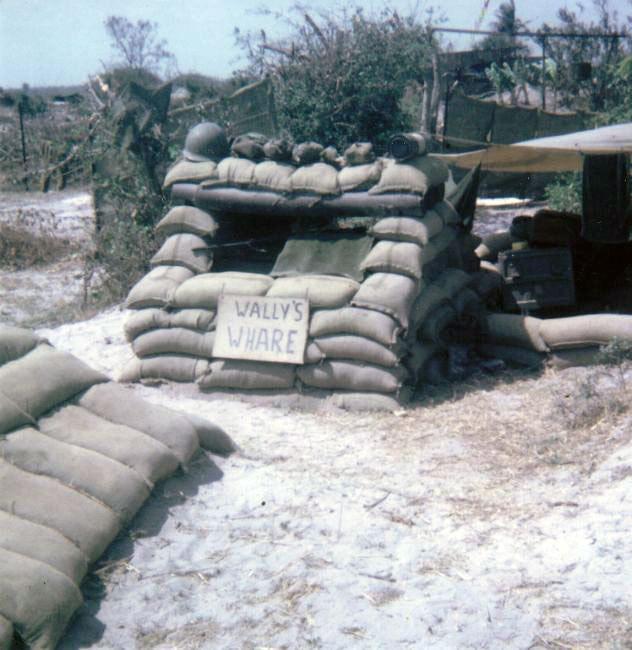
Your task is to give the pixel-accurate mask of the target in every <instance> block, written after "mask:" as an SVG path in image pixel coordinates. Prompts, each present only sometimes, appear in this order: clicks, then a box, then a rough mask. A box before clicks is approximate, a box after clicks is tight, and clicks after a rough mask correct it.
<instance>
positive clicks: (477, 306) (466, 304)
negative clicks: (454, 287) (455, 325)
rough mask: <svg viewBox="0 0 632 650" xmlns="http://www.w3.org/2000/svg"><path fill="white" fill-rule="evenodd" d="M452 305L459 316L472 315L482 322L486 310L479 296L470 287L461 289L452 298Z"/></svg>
mask: <svg viewBox="0 0 632 650" xmlns="http://www.w3.org/2000/svg"><path fill="white" fill-rule="evenodd" d="M452 304H453V305H454V309H455V310H456V313H457V314H459V315H461V314H466V315H472V316H476V317H477V318H478V319H481V320H482V315H483V313H484V311H485V309H484V307H483V303H482V302H481V299H480V297H479V295H478V294H477V293H476V292H475V291H473V290H472V289H469V288H468V287H465V288H463V289H461V290H460V291H459V292H458V293H457V294H456V295H454V296H452Z"/></svg>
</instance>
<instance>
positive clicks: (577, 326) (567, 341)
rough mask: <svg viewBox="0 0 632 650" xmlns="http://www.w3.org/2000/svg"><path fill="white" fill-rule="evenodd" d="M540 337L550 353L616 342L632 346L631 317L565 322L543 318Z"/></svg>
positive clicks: (592, 316)
mask: <svg viewBox="0 0 632 650" xmlns="http://www.w3.org/2000/svg"><path fill="white" fill-rule="evenodd" d="M539 325H540V335H541V336H542V339H543V340H544V342H545V344H546V345H547V346H548V347H549V348H551V349H552V350H563V349H565V348H585V347H591V346H599V345H607V344H608V343H610V342H611V341H613V340H615V339H620V340H622V341H626V342H632V316H629V315H625V314H586V315H583V316H570V317H568V318H543V319H541V320H540V322H539Z"/></svg>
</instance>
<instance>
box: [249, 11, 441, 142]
mask: <svg viewBox="0 0 632 650" xmlns="http://www.w3.org/2000/svg"><path fill="white" fill-rule="evenodd" d="M297 14H298V18H297V19H294V20H292V21H291V22H290V25H289V27H290V34H289V35H288V36H286V37H285V38H282V39H279V40H274V41H271V40H269V39H268V38H267V35H266V33H265V32H263V31H261V32H260V33H259V34H254V35H253V34H245V35H243V34H240V33H239V32H237V33H236V36H237V42H238V44H240V45H241V46H242V47H243V48H244V49H245V51H246V54H247V56H248V59H249V71H250V72H251V73H253V74H255V75H269V76H270V77H271V79H272V81H273V83H274V85H275V105H276V109H277V118H278V122H279V126H280V127H281V128H282V129H284V130H285V131H287V132H288V133H289V134H291V135H292V136H293V137H294V138H295V139H296V140H297V141H300V140H318V141H320V142H322V143H323V144H334V145H335V146H337V147H338V148H339V149H342V148H345V147H346V146H348V145H349V144H351V143H352V142H355V141H371V142H374V143H376V144H378V145H383V144H385V143H386V140H387V139H388V137H389V136H390V135H392V134H393V133H394V132H397V131H399V130H402V129H408V130H410V129H411V128H416V127H417V125H418V116H413V115H410V114H409V113H407V112H406V111H405V109H404V108H403V107H402V102H401V99H402V96H403V95H404V91H405V90H406V88H407V87H408V86H409V85H410V84H413V83H414V82H417V83H423V81H424V77H425V71H426V70H427V69H428V68H429V67H430V65H431V63H430V50H431V40H430V36H429V33H428V29H427V26H423V25H421V24H419V23H418V22H416V20H415V19H414V18H412V17H405V18H402V17H401V16H399V14H397V12H395V11H384V12H382V13H381V14H379V15H378V16H376V17H369V16H367V15H365V14H364V12H363V11H362V9H361V8H358V7H356V8H353V9H352V10H350V11H348V12H347V13H344V14H342V15H334V14H333V13H324V14H321V15H320V16H319V18H318V21H317V20H315V19H314V18H313V17H312V15H310V14H309V13H307V12H306V11H305V9H301V8H299V7H298V6H297V7H295V9H294V13H293V14H292V16H296V15H297ZM280 18H281V17H280Z"/></svg>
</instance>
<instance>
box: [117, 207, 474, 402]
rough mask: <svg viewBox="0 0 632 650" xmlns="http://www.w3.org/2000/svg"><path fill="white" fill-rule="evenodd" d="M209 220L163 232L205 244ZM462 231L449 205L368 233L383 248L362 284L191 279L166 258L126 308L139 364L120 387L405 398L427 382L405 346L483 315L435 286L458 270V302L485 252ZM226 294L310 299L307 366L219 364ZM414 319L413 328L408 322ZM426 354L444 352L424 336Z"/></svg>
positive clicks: (187, 210)
mask: <svg viewBox="0 0 632 650" xmlns="http://www.w3.org/2000/svg"><path fill="white" fill-rule="evenodd" d="M209 219H210V220H212V217H211V216H210V215H207V214H206V213H204V212H203V211H200V210H197V209H196V208H191V207H178V208H174V209H172V210H171V211H170V212H169V214H168V215H167V216H166V217H165V218H164V219H163V220H162V221H161V222H160V223H159V224H158V229H159V231H162V232H166V233H167V234H169V235H170V237H171V238H172V239H173V238H175V237H178V236H179V237H184V236H185V235H194V234H195V233H193V232H190V230H191V229H192V227H191V225H190V224H191V223H193V222H195V224H196V225H195V228H196V229H197V231H198V233H199V234H200V235H201V234H205V235H207V236H208V235H209V234H210V233H212V232H214V231H212V228H211V225H210V222H209V221H208V220H209ZM458 223H459V217H458V215H457V214H456V212H455V211H454V210H453V209H452V208H451V207H450V206H449V204H448V203H446V202H443V203H440V204H438V205H437V206H436V208H435V210H432V211H430V212H429V213H427V215H426V216H425V217H423V218H413V217H386V218H383V219H380V220H378V221H377V222H376V223H375V224H374V225H373V226H372V228H371V229H370V235H372V236H373V237H374V238H375V240H376V243H375V245H374V246H373V248H372V249H371V250H370V252H369V253H368V255H367V256H366V258H365V259H364V261H363V263H362V265H361V270H362V271H363V272H364V273H365V275H366V278H365V280H364V281H363V282H362V283H358V282H356V281H355V280H352V279H349V278H345V277H339V276H332V275H300V276H293V277H277V278H272V277H270V276H268V275H262V274H254V273H243V272H239V271H234V272H223V273H197V274H195V273H194V270H193V269H192V268H191V263H190V258H189V256H188V254H187V253H185V252H183V254H182V259H181V260H178V259H177V258H176V257H173V256H172V257H169V258H166V257H165V256H164V255H163V256H162V257H161V258H160V259H161V261H162V262H163V263H159V264H158V265H157V266H156V267H155V268H154V269H153V270H152V271H151V272H150V273H149V274H148V275H147V276H146V277H145V278H143V279H142V280H141V281H140V282H139V283H138V284H137V285H136V286H135V287H134V288H133V289H132V291H131V292H130V294H129V297H128V301H127V305H128V307H130V308H132V309H134V310H136V311H135V313H134V314H133V315H132V316H131V317H130V318H129V319H128V321H127V323H126V325H125V333H126V336H127V338H128V340H129V341H130V342H131V344H132V348H133V351H134V354H135V358H134V359H132V360H131V361H130V363H128V364H127V366H126V367H125V369H124V371H123V373H122V374H121V377H120V378H121V380H123V381H138V380H141V379H151V378H158V377H162V378H167V379H172V380H175V381H184V382H198V383H199V384H200V386H201V387H202V388H205V389H211V388H240V389H277V390H278V389H283V388H290V387H292V386H294V384H295V382H296V379H299V380H300V382H301V383H303V384H305V385H307V386H310V387H314V388H325V389H330V390H331V389H336V390H337V389H351V390H356V391H371V392H382V393H398V392H399V391H400V389H401V387H402V385H403V384H404V383H405V382H407V381H410V380H411V378H414V379H415V380H417V379H421V378H422V376H423V373H422V372H421V371H420V367H414V368H413V371H412V372H410V371H408V370H407V368H406V365H405V364H404V363H403V362H402V359H403V358H404V357H407V356H410V353H411V350H412V347H414V345H417V343H416V341H415V340H414V336H413V337H412V339H410V337H408V339H407V340H406V341H404V338H406V337H404V336H403V335H404V334H405V333H407V332H410V331H413V332H416V331H417V330H420V329H421V327H422V325H423V321H424V318H425V317H426V316H430V315H432V316H433V318H435V320H434V321H433V320H431V321H430V322H429V324H428V326H427V328H426V330H427V331H429V332H433V331H438V324H442V325H447V324H448V321H449V319H450V318H451V317H454V318H456V316H457V315H458V314H460V313H462V312H464V311H467V309H466V308H467V307H468V306H471V305H472V304H473V303H475V306H476V307H477V306H478V305H479V301H478V298H477V296H476V295H475V294H473V293H472V292H471V291H470V292H469V295H468V294H465V295H463V296H460V298H459V301H457V304H461V305H462V308H460V309H457V310H454V309H451V310H448V309H447V308H446V306H445V304H443V303H442V301H441V298H443V299H444V302H445V301H446V300H450V299H452V298H453V297H454V295H455V294H456V293H458V291H450V286H451V285H450V283H449V282H448V291H447V294H446V292H445V291H444V290H443V289H442V288H441V286H440V285H436V286H435V285H433V284H432V282H433V279H435V278H438V276H440V275H441V274H442V273H443V272H444V271H445V270H446V269H447V268H448V267H454V268H452V271H455V272H457V269H460V270H459V271H458V273H457V275H458V276H459V281H458V282H457V284H458V285H459V286H458V287H457V289H458V290H461V289H463V288H464V287H465V284H466V283H467V282H468V281H469V276H468V275H467V273H465V272H464V271H463V270H462V269H463V268H465V269H466V270H467V271H470V272H471V271H475V270H476V269H477V265H478V258H477V256H476V255H475V253H474V249H475V247H476V246H477V244H478V243H479V240H478V239H477V238H475V237H473V236H471V235H470V234H468V233H466V232H463V231H461V230H460V229H459V228H458ZM200 224H202V225H200ZM165 228H168V230H165ZM178 229H180V230H181V232H178ZM176 264H179V265H176ZM447 275H449V274H447ZM222 294H231V295H250V296H270V297H284V298H292V297H301V298H304V297H307V298H308V299H309V302H310V307H311V310H312V313H311V322H310V334H309V340H308V344H307V347H306V351H305V365H303V366H299V367H295V366H293V365H288V364H274V363H261V362H253V361H241V360H220V359H214V358H213V354H212V352H213V345H214V337H215V333H214V330H215V315H216V307H217V303H218V301H219V298H220V296H221V295H222ZM423 296H425V298H423ZM433 296H435V297H437V296H438V297H439V302H438V304H437V305H436V306H437V307H440V306H443V307H444V309H443V310H439V311H438V313H437V314H432V309H431V308H430V307H433V306H435V305H434V303H433V302H432V297H433ZM418 299H421V300H418ZM411 314H414V317H415V323H414V325H411V324H410V322H409V321H410V318H411ZM433 323H434V325H433ZM358 328H359V329H358ZM435 338H436V337H435ZM411 341H412V344H411ZM428 343H430V344H436V343H437V342H436V341H434V340H433V338H432V335H429V340H428ZM422 356H423V355H422ZM415 358H417V359H419V354H417V356H416V357H415ZM420 363H421V361H420V362H418V363H417V364H416V366H419V364H420ZM422 365H423V364H422Z"/></svg>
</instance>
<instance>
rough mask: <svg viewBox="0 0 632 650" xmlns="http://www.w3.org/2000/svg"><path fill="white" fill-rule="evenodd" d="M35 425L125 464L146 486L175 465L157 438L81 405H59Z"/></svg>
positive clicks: (164, 474) (50, 434)
mask: <svg viewBox="0 0 632 650" xmlns="http://www.w3.org/2000/svg"><path fill="white" fill-rule="evenodd" d="M113 407H114V405H113ZM39 429H40V431H41V432H42V433H44V434H46V435H47V436H50V437H51V438H54V439H55V440H59V441H60V442H65V443H67V444H69V445H74V446H76V447H82V448H83V449H90V450H92V451H94V452H97V453H99V454H103V455H104V456H107V457H108V458H111V459H112V460H115V461H117V462H119V463H121V464H122V465H125V466H126V467H129V468H130V469H132V470H134V471H135V472H136V473H138V474H139V475H140V476H142V477H143V479H144V480H145V481H146V483H147V484H148V485H149V486H150V487H153V485H154V484H155V483H156V482H157V481H160V480H161V479H163V478H166V477H167V476H169V475H170V474H172V473H173V472H175V471H176V469H178V458H177V457H176V455H175V454H174V453H173V451H171V450H170V449H169V447H167V446H166V445H165V444H164V443H163V442H161V441H160V440H157V439H156V438H154V437H152V436H150V435H147V434H146V433H143V432H142V431H138V430H137V429H133V428H131V427H128V426H125V425H124V424H115V423H113V422H110V421H108V420H106V419H105V418H102V417H100V416H98V415H96V414H94V413H92V412H91V411H88V409H85V408H82V407H81V406H75V405H73V404H68V405H66V406H62V407H61V408H59V409H57V410H56V411H55V412H54V413H52V414H51V415H48V416H46V417H43V418H41V419H40V421H39Z"/></svg>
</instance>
